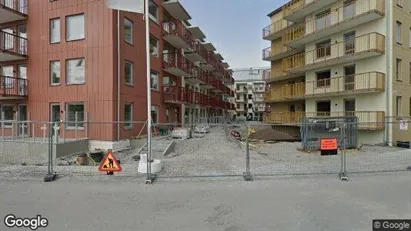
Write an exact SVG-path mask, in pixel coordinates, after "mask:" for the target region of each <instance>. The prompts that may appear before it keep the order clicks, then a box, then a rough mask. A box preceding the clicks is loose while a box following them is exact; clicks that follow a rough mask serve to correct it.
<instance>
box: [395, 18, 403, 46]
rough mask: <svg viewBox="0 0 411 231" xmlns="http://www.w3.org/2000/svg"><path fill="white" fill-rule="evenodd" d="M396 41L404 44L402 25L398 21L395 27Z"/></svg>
mask: <svg viewBox="0 0 411 231" xmlns="http://www.w3.org/2000/svg"><path fill="white" fill-rule="evenodd" d="M395 41H396V42H397V43H398V44H402V23H401V22H398V21H397V23H396V27H395Z"/></svg>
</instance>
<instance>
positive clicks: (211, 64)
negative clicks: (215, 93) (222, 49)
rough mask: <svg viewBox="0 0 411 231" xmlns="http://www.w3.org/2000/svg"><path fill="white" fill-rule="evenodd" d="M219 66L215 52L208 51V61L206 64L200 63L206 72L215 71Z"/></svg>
mask: <svg viewBox="0 0 411 231" xmlns="http://www.w3.org/2000/svg"><path fill="white" fill-rule="evenodd" d="M217 64H218V60H217V58H216V57H215V55H214V52H212V51H208V52H207V53H206V61H205V62H204V63H200V66H201V68H203V69H204V70H206V71H214V69H215V67H216V66H217Z"/></svg>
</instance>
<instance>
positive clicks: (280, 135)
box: [250, 128, 298, 141]
mask: <svg viewBox="0 0 411 231" xmlns="http://www.w3.org/2000/svg"><path fill="white" fill-rule="evenodd" d="M250 139H256V140H264V141H298V138H296V137H294V136H291V135H290V134H288V133H286V132H280V131H275V130H274V129H272V128H264V129H260V130H257V131H256V132H255V133H252V134H251V135H250Z"/></svg>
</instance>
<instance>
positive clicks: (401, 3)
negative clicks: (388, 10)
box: [397, 0, 404, 8]
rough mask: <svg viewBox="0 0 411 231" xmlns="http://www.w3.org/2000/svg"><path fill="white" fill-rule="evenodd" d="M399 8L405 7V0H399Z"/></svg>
mask: <svg viewBox="0 0 411 231" xmlns="http://www.w3.org/2000/svg"><path fill="white" fill-rule="evenodd" d="M397 6H399V7H401V8H402V7H403V6H404V0H397Z"/></svg>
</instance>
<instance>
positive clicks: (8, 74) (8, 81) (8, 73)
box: [1, 66, 14, 89]
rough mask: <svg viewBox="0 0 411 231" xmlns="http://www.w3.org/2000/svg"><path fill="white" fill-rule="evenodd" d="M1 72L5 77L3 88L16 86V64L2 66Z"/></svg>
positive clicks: (2, 82)
mask: <svg viewBox="0 0 411 231" xmlns="http://www.w3.org/2000/svg"><path fill="white" fill-rule="evenodd" d="M1 74H2V76H4V78H3V79H2V81H1V88H6V89H13V88H14V66H2V67H1Z"/></svg>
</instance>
